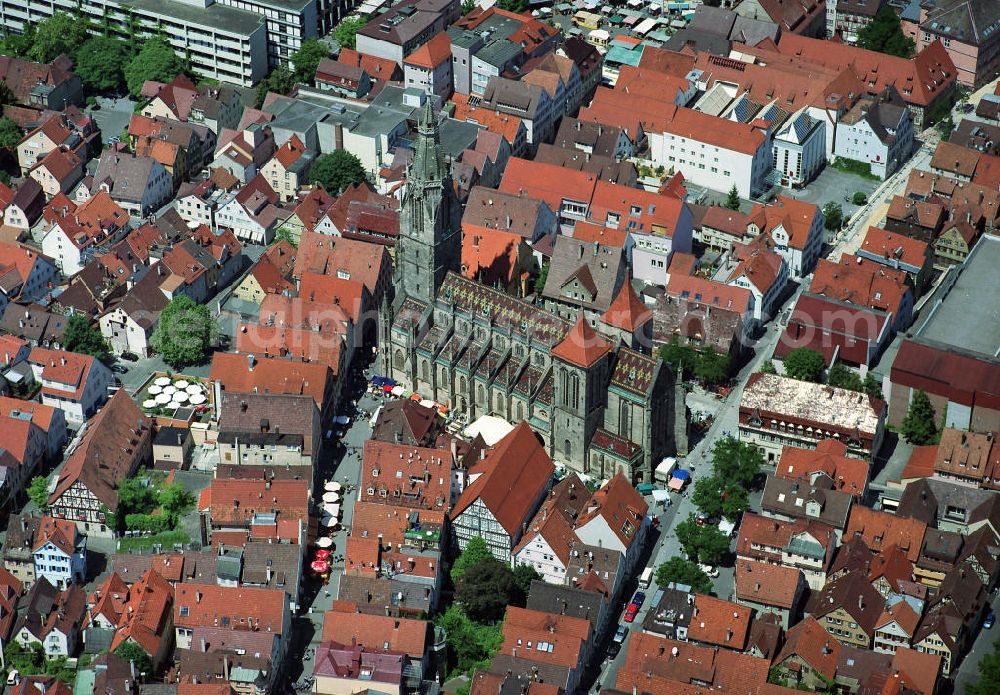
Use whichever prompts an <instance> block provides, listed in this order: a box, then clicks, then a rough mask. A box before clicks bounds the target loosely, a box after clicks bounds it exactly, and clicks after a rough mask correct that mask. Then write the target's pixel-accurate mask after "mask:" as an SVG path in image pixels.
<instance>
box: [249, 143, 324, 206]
mask: <svg viewBox="0 0 1000 695" xmlns="http://www.w3.org/2000/svg"><path fill="white" fill-rule="evenodd" d="M312 163H313V153H312V152H310V151H309V150H308V149H306V146H305V145H304V144H302V141H301V140H300V139H299V136H298V135H294V134H293V135H292V137H290V138H289V139H288V140H287V141H286V142H285V144H284V145H282V146H281V147H279V148H278V149H277V151H276V152H275V153H274V156H273V157H271V159H269V160H268V162H267V164H265V165H264V166H263V167H261V170H260V173H261V174H262V175H263V176H264V178H265V179H267V182H268V183H270V184H271V188H272V189H273V190H274V191H275V192H276V193H277V194H278V196H279V197H280V199H281V200H282V201H283V202H288V201H290V200H294V199H295V198H296V197H297V196H298V194H299V189H301V188H302V187H303V186H304V185H305V183H306V180H305V179H306V176H308V175H309V170H310V168H311V167H312Z"/></svg>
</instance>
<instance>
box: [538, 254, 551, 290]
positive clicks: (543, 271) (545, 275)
mask: <svg viewBox="0 0 1000 695" xmlns="http://www.w3.org/2000/svg"><path fill="white" fill-rule="evenodd" d="M548 279H549V262H548V261H545V262H544V263H542V267H541V268H539V269H538V277H537V278H535V294H541V293H542V291H543V290H544V289H545V281H546V280H548Z"/></svg>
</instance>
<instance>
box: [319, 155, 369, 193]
mask: <svg viewBox="0 0 1000 695" xmlns="http://www.w3.org/2000/svg"><path fill="white" fill-rule="evenodd" d="M309 178H310V180H311V181H312V182H313V183H319V184H320V185H322V186H323V188H325V189H326V190H327V191H329V192H330V194H331V195H340V194H341V193H342V192H343V191H344V189H345V188H347V187H348V186H350V185H352V184H355V183H361V182H362V181H364V180H365V169H364V167H363V166H361V160H360V159H358V158H357V157H355V156H354V155H353V154H351V153H350V152H348V151H347V150H334V151H333V152H331V153H330V154H324V155H321V156H319V157H317V158H316V161H314V162H313V165H312V169H310V170H309Z"/></svg>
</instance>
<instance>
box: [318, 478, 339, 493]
mask: <svg viewBox="0 0 1000 695" xmlns="http://www.w3.org/2000/svg"><path fill="white" fill-rule="evenodd" d="M343 487H344V486H343V485H341V484H340V483H338V482H337V481H336V480H331V481H329V482H328V483H327V484H326V485H324V486H323V489H324V490H326V491H327V492H340V491H341V490H342V489H343Z"/></svg>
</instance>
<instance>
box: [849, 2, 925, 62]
mask: <svg viewBox="0 0 1000 695" xmlns="http://www.w3.org/2000/svg"><path fill="white" fill-rule="evenodd" d="M858 46H860V47H861V48H867V49H868V50H870V51H878V52H879V53H885V54H887V55H892V56H898V57H900V58H909V57H910V55H911V54H912V53H913V47H914V44H913V39H910V38H907V36H906V35H905V34H904V33H903V27H902V26H901V25H900V22H899V15H897V14H896V12H895V11H894V10H893V9H892V8H891V7H888V6H886V5H883V6H882V7H881V8H880V9H879V11H878V12H876V13H875V19H873V20H872V21H871V22H869V23H868V24H867V25H865V26H864V27H862V28H861V29H860V30H859V31H858Z"/></svg>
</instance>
